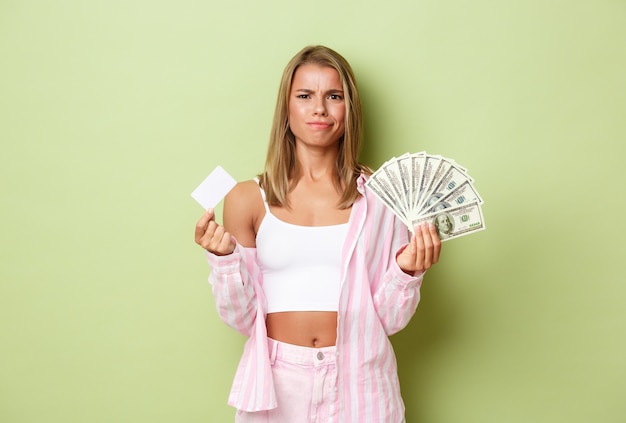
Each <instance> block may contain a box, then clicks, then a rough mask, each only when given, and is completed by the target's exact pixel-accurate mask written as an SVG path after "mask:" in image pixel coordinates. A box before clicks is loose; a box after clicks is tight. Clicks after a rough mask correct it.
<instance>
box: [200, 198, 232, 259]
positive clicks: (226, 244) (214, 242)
mask: <svg viewBox="0 0 626 423" xmlns="http://www.w3.org/2000/svg"><path fill="white" fill-rule="evenodd" d="M196 244H198V245H199V246H201V247H202V248H204V249H205V250H207V251H208V252H210V253H213V254H215V255H218V256H225V255H227V254H230V253H232V252H233V251H234V250H235V239H234V238H233V237H232V236H231V234H230V233H228V232H226V230H225V229H224V227H223V226H222V225H219V224H218V223H217V222H216V221H215V212H214V211H213V209H208V210H207V211H206V212H205V213H204V214H203V215H202V217H201V218H200V220H198V223H196Z"/></svg>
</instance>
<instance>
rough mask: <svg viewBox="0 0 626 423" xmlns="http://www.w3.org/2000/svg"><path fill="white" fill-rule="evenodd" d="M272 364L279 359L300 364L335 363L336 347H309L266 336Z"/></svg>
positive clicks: (312, 365)
mask: <svg viewBox="0 0 626 423" xmlns="http://www.w3.org/2000/svg"><path fill="white" fill-rule="evenodd" d="M267 344H268V346H269V351H270V361H271V363H272V364H274V362H275V361H276V360H277V359H279V360H281V361H286V362H289V363H292V364H298V365H301V366H311V367H315V366H320V365H328V364H335V363H336V362H337V347H336V346H330V347H322V348H311V347H301V346H300V345H293V344H287V343H285V342H280V341H276V340H275V339H272V338H267Z"/></svg>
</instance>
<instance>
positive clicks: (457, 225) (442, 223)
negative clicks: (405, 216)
mask: <svg viewBox="0 0 626 423" xmlns="http://www.w3.org/2000/svg"><path fill="white" fill-rule="evenodd" d="M422 222H429V223H432V224H433V225H435V228H436V229H437V234H438V235H439V239H441V241H442V242H443V241H448V240H450V239H453V238H458V237H460V236H463V235H468V234H471V233H474V232H477V231H482V230H484V229H485V221H484V219H483V213H482V210H481V207H480V204H479V203H478V202H476V201H474V202H472V203H469V204H466V205H463V206H457V207H451V208H449V209H445V210H441V211H436V212H434V213H429V214H426V215H423V216H420V217H419V218H418V219H416V220H414V221H413V222H411V224H412V228H414V227H415V226H416V225H419V224H420V223H422Z"/></svg>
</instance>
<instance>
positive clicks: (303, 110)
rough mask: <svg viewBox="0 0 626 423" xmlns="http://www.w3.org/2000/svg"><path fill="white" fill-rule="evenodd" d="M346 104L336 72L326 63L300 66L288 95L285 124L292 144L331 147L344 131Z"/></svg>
mask: <svg viewBox="0 0 626 423" xmlns="http://www.w3.org/2000/svg"><path fill="white" fill-rule="evenodd" d="M345 116H346V105H345V101H344V92H343V85H342V84H341V79H340V77H339V73H338V72H337V71H336V70H335V69H333V68H331V67H326V66H319V65H315V64H305V65H302V66H300V67H299V68H298V69H297V70H296V72H295V74H294V76H293V81H292V84H291V93H290V95H289V127H290V129H291V132H293V134H294V135H295V137H296V144H298V143H301V144H304V145H307V146H311V147H329V146H335V145H336V144H337V141H338V140H339V139H341V137H342V136H343V134H344V131H345Z"/></svg>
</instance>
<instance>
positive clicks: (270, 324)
mask: <svg viewBox="0 0 626 423" xmlns="http://www.w3.org/2000/svg"><path fill="white" fill-rule="evenodd" d="M265 324H266V326H267V336H268V337H270V338H272V339H275V340H276V341H280V342H285V343H287V344H293V345H300V346H302V347H314V348H322V347H329V346H332V345H335V343H336V342H337V312H334V311H285V312H280V313H269V314H268V315H267V317H266V318H265Z"/></svg>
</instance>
